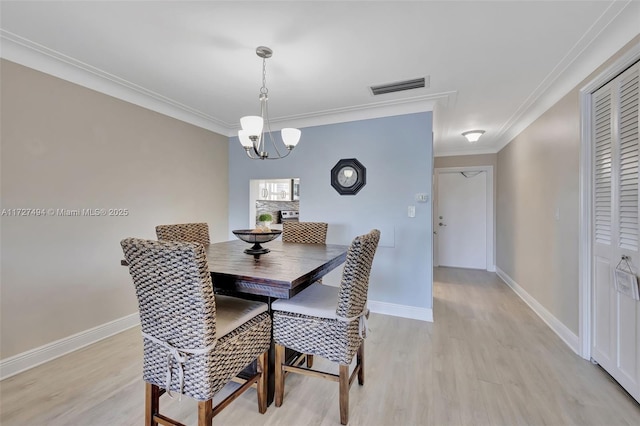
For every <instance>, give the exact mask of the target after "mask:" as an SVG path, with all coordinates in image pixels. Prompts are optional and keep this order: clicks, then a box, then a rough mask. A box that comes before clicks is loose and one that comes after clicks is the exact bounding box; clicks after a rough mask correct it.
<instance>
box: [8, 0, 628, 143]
mask: <svg viewBox="0 0 640 426" xmlns="http://www.w3.org/2000/svg"><path fill="white" fill-rule="evenodd" d="M0 7H1V9H0V12H1V21H0V22H1V27H2V31H1V35H2V46H1V47H2V49H1V51H0V54H1V55H2V57H5V58H7V59H9V60H12V61H15V62H19V63H23V64H24V65H27V66H31V67H33V68H36V69H41V70H43V71H45V72H49V73H51V74H53V75H58V76H60V77H62V78H66V79H68V80H71V81H75V82H77V83H79V84H83V85H85V86H88V87H91V88H93V89H95V90H100V91H102V92H105V93H109V94H111V95H113V96H117V97H120V98H122V99H125V100H128V101H130V102H134V103H137V104H140V105H142V106H145V107H148V108H152V109H155V110H158V111H160V112H163V113H166V114H168V115H172V116H174V117H177V118H180V119H183V120H185V121H189V122H192V123H194V124H197V125H200V126H202V127H206V128H209V129H211V130H214V131H217V132H219V133H223V134H226V135H233V134H234V133H235V130H236V129H237V128H238V120H239V117H241V116H243V115H249V114H256V113H258V108H259V104H258V99H257V96H258V90H259V88H260V85H261V74H262V63H261V59H260V58H258V57H257V56H256V55H255V48H256V47H257V46H259V45H266V46H269V47H271V48H272V49H273V50H274V55H273V57H272V58H271V59H269V60H267V86H268V88H269V99H270V103H269V105H270V114H271V117H272V124H274V126H273V127H274V128H276V127H281V126H284V125H286V126H298V127H304V126H309V125H317V124H325V123H331V122H339V121H347V120H353V119H362V118H371V117H379V116H385V115H395V114H402V113H410V112H417V111H424V110H429V109H432V108H434V109H435V122H434V132H435V139H434V145H435V152H436V154H439V155H449V154H462V153H469V152H478V153H480V152H497V150H499V149H500V148H502V147H503V146H504V145H505V144H506V143H507V142H509V140H511V138H512V137H513V136H515V135H516V134H517V133H518V132H519V131H521V130H522V129H524V128H525V127H526V125H528V124H530V123H531V122H532V121H533V119H535V118H536V117H537V116H539V115H540V113H542V112H543V111H544V110H545V109H546V108H548V107H549V106H551V105H552V104H553V103H554V102H555V101H557V100H558V99H560V98H561V97H562V96H563V95H564V94H566V93H567V92H568V91H569V90H570V89H571V88H573V87H575V85H576V84H578V83H579V82H580V81H581V80H582V79H583V78H585V77H586V76H587V75H588V74H589V73H590V72H591V71H593V70H594V69H595V68H596V67H597V66H598V65H599V64H601V63H602V62H603V61H604V60H606V59H607V58H608V57H609V56H610V55H611V54H613V53H614V52H615V51H617V50H618V49H619V48H620V47H622V46H623V45H624V44H625V43H626V42H628V41H629V40H631V39H632V38H633V37H634V36H635V35H637V34H638V30H639V29H640V3H638V2H630V1H566V2H562V1H553V2H552V1H533V2H531V1H529V2H526V1H493V2H484V1H413V2H398V1H377V2H364V1H350V2H338V1H333V2H331V1H315V2H307V1H298V2H270V1H258V2H245V1H234V2H231V1H228V2H212V1H208V2H204V1H200V2H167V1H142V2H96V1H84V2H52V1H46V2H24V1H22V2H10V1H2V2H1V4H0ZM422 76H429V77H430V83H431V84H430V87H429V88H424V89H415V90H411V91H406V92H401V93H395V94H387V95H381V96H375V97H374V96H373V95H372V94H371V93H370V91H369V89H368V87H369V86H370V85H376V84H381V83H390V82H396V81H399V80H404V79H410V78H417V77H422ZM470 129H484V130H486V133H485V135H484V136H483V137H482V138H481V139H480V141H478V142H477V143H476V144H473V145H471V144H469V143H468V142H466V140H465V139H464V138H463V137H462V136H461V133H462V132H463V131H466V130H470ZM301 143H304V134H303V139H302V140H301ZM390 143H393V141H390Z"/></svg>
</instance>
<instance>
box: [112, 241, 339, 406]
mask: <svg viewBox="0 0 640 426" xmlns="http://www.w3.org/2000/svg"><path fill="white" fill-rule="evenodd" d="M264 246H265V247H266V248H268V249H269V250H270V251H269V253H265V254H262V255H260V256H259V257H257V258H256V257H255V256H252V255H249V254H246V253H245V252H244V249H246V248H248V247H249V245H248V244H247V243H246V242H244V241H241V240H233V241H223V242H218V243H212V244H208V245H205V246H204V248H205V251H206V253H207V262H208V265H209V272H210V273H211V278H212V282H213V288H214V292H215V293H217V294H225V295H232V296H236V297H241V298H247V299H252V300H260V301H263V302H265V303H267V304H268V306H269V312H271V303H272V302H273V301H274V300H276V299H289V298H291V297H293V296H295V295H296V294H297V293H299V292H301V291H302V290H304V289H305V288H307V287H308V286H310V285H311V284H312V283H314V282H315V281H317V280H318V279H320V278H322V277H323V276H325V275H326V274H328V273H329V272H331V271H332V270H334V269H335V268H337V267H338V266H340V265H341V264H343V263H344V262H345V260H346V257H347V251H348V249H349V246H346V245H338V244H303V243H289V242H283V241H281V240H275V241H270V242H268V243H264ZM121 264H122V265H124V266H127V263H126V261H124V260H122V261H121ZM336 303H337V300H336ZM271 346H272V348H271V349H270V350H269V371H268V376H269V377H268V396H267V402H268V404H271V402H272V401H273V394H274V388H275V374H274V367H275V362H274V360H275V352H274V349H273V346H274V345H273V341H272V344H271ZM298 355H299V354H297V353H294V352H293V351H288V353H287V355H286V356H287V358H291V357H295V356H298ZM255 368H256V365H255V363H254V364H253V365H252V366H250V367H249V368H248V370H246V375H247V376H249V375H250V374H251V373H252V372H253V371H254V370H255ZM252 370H253V371H252ZM241 376H242V375H241Z"/></svg>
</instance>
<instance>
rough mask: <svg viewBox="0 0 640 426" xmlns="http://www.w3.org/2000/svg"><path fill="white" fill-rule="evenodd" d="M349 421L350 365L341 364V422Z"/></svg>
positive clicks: (344, 423)
mask: <svg viewBox="0 0 640 426" xmlns="http://www.w3.org/2000/svg"><path fill="white" fill-rule="evenodd" d="M347 423H349V366H348V365H342V364H340V424H343V425H346V424H347Z"/></svg>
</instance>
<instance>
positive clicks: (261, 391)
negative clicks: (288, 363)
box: [257, 351, 269, 414]
mask: <svg viewBox="0 0 640 426" xmlns="http://www.w3.org/2000/svg"><path fill="white" fill-rule="evenodd" d="M258 371H260V378H259V379H258V383H257V392H258V411H259V412H260V414H264V413H265V412H266V411H267V389H268V381H269V380H268V379H269V351H266V352H265V353H263V354H262V355H260V356H259V357H258Z"/></svg>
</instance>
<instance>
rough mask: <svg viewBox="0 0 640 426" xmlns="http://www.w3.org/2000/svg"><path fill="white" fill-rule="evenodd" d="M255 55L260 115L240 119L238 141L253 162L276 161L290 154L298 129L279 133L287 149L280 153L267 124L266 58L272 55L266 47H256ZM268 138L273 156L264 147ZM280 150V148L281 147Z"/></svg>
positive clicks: (284, 130)
mask: <svg viewBox="0 0 640 426" xmlns="http://www.w3.org/2000/svg"><path fill="white" fill-rule="evenodd" d="M256 55H258V56H259V57H261V58H262V87H261V88H260V95H259V99H260V115H259V116H258V115H248V116H245V117H242V118H241V119H240V126H241V127H242V129H241V130H239V131H238V139H239V140H240V143H241V144H242V147H243V148H244V150H245V152H246V153H247V155H248V156H249V158H252V159H254V160H277V159H280V158H284V157H286V156H288V155H289V154H291V150H292V149H293V148H295V147H296V145H298V142H299V141H300V135H301V133H302V132H300V130H299V129H294V128H290V127H288V128H284V129H282V130H281V131H280V136H281V139H282V144H283V145H284V147H285V148H286V149H287V150H286V152H285V153H284V154H282V153H281V152H280V150H279V149H278V146H277V144H276V142H275V140H274V137H273V134H272V132H271V124H270V123H269V104H268V101H269V96H268V93H269V89H267V58H270V57H271V56H272V55H273V50H271V49H269V48H268V47H266V46H258V47H257V48H256ZM267 138H269V140H270V141H271V145H272V146H273V149H274V150H275V155H272V156H270V155H269V152H268V151H267V149H266V147H265V140H266V139H267ZM281 148H282V147H281Z"/></svg>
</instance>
